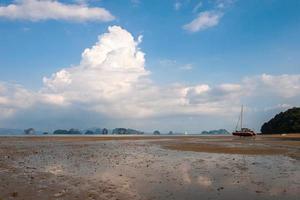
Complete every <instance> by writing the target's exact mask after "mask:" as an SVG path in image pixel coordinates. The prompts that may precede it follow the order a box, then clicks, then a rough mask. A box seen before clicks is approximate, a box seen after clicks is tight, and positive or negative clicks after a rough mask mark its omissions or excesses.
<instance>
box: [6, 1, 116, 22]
mask: <svg viewBox="0 0 300 200" xmlns="http://www.w3.org/2000/svg"><path fill="white" fill-rule="evenodd" d="M0 17H3V18H7V19H11V20H31V21H39V20H48V19H52V20H66V21H75V22H83V21H102V22H107V21H112V20H113V19H114V18H115V17H114V16H113V15H112V14H111V13H110V12H109V11H108V10H106V9H104V8H100V7H88V5H86V4H64V3H61V2H59V1H57V0H16V1H15V3H13V4H9V5H7V6H0Z"/></svg>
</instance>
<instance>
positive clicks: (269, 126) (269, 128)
mask: <svg viewBox="0 0 300 200" xmlns="http://www.w3.org/2000/svg"><path fill="white" fill-rule="evenodd" d="M261 133H262V134H282V133H300V108H291V109H288V110H287V111H285V112H281V113H279V114H277V115H276V116H275V117H274V118H272V119H271V120H270V121H268V122H266V123H264V124H263V126H262V127H261Z"/></svg>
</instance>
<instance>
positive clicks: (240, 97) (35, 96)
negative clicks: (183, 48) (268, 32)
mask: <svg viewBox="0 0 300 200" xmlns="http://www.w3.org/2000/svg"><path fill="white" fill-rule="evenodd" d="M141 42H142V37H141V36H139V37H137V38H134V37H133V36H132V34H131V33H129V32H128V31H127V30H125V29H123V28H121V27H119V26H111V27H109V28H108V32H107V33H104V34H102V35H100V36H99V38H98V41H97V42H96V43H95V45H93V46H92V47H90V48H87V49H85V50H84V51H83V53H82V56H81V61H80V63H79V64H78V65H77V66H72V67H68V68H63V69H61V70H59V71H57V72H55V73H53V74H52V75H50V76H49V77H44V78H43V83H44V86H43V87H42V88H41V89H40V90H39V91H35V92H34V91H30V90H27V89H25V88H24V87H22V86H20V85H15V84H7V83H0V111H1V113H2V115H1V117H2V118H9V117H12V118H13V117H14V116H16V115H17V113H18V111H22V110H26V109H29V110H31V112H32V113H35V112H39V110H40V109H41V108H45V107H46V108H51V109H50V111H47V115H46V116H48V115H50V112H51V110H55V112H57V111H58V110H59V112H60V113H61V112H62V111H63V110H66V112H63V115H64V116H69V118H72V117H73V116H72V112H71V113H69V115H68V114H67V111H70V110H72V109H73V110H75V111H76V113H78V112H79V111H80V112H82V113H85V116H86V115H87V113H94V114H95V115H101V116H103V118H110V119H111V118H118V119H120V118H123V119H124V118H125V119H133V118H134V119H147V118H148V119H149V118H152V119H153V118H155V117H172V116H200V115H202V116H203V115H204V116H206V117H207V116H231V117H232V116H234V117H235V114H237V113H238V112H239V109H240V104H241V103H245V104H248V105H249V106H251V103H252V105H253V102H251V101H254V102H257V101H255V99H257V98H258V99H260V98H262V97H266V98H268V99H269V100H271V101H270V102H269V104H268V106H269V107H271V106H274V105H279V104H280V105H287V104H288V105H295V104H297V102H299V100H300V74H294V75H277V76H274V75H268V74H262V75H259V76H252V77H246V78H244V79H242V80H241V81H240V82H239V83H221V84H216V85H209V84H201V83H199V84H192V85H188V84H178V83H177V84H171V85H167V86H160V85H157V84H155V83H154V82H153V81H152V80H151V76H150V72H149V71H148V70H147V69H146V67H145V54H144V53H143V52H142V50H141V49H140V48H139V44H140V43H141ZM274 99H277V101H274ZM254 104H255V103H254ZM37 105H39V106H37ZM48 110H49V109H48ZM53 112H54V111H53ZM3 113H4V114H3ZM32 115H33V114H32ZM92 115H93V114H92ZM46 116H43V118H45V117H46ZM52 116H54V117H58V116H57V115H54V114H53V115H52ZM76 117H78V114H77V115H76Z"/></svg>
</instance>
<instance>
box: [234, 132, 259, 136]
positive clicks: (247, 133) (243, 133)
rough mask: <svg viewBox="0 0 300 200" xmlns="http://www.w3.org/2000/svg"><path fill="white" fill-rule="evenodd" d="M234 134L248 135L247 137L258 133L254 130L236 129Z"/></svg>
mask: <svg viewBox="0 0 300 200" xmlns="http://www.w3.org/2000/svg"><path fill="white" fill-rule="evenodd" d="M232 135H235V136H247V137H250V136H255V135H256V134H255V133H254V132H252V131H246V132H245V131H235V132H233V133H232Z"/></svg>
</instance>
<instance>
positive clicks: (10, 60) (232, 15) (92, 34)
mask: <svg viewBox="0 0 300 200" xmlns="http://www.w3.org/2000/svg"><path fill="white" fill-rule="evenodd" d="M28 2H29V3H28ZM30 2H37V1H36V0H19V1H6V0H4V1H1V4H0V82H1V83H2V84H3V85H5V86H3V87H6V88H9V89H7V90H6V91H10V92H9V93H10V94H9V95H8V94H7V93H5V92H2V93H0V97H2V98H3V99H5V100H6V101H5V102H7V101H8V100H9V101H10V102H14V101H15V100H16V98H17V97H16V96H18V95H16V94H11V93H12V92H11V91H12V90H14V89H11V88H15V87H16V85H18V86H20V87H22V89H24V90H26V91H27V92H29V93H30V97H29V98H33V99H34V100H32V101H33V102H34V103H32V104H30V105H27V106H24V105H22V106H15V105H11V104H10V105H8V104H5V103H2V104H1V101H0V107H1V106H2V107H3V108H2V109H3V110H4V109H5V111H6V112H11V113H9V114H8V115H7V116H5V117H2V119H0V122H1V120H2V122H1V123H0V126H3V127H4V126H7V125H9V126H14V127H18V125H16V124H17V123H18V124H22V125H20V126H22V127H21V128H23V127H27V126H37V128H40V129H49V128H51V127H52V126H54V127H60V126H62V124H61V119H58V118H57V117H56V115H55V116H54V117H53V118H51V119H47V118H46V119H44V120H45V121H49V120H51V124H52V125H51V127H49V126H48V125H41V126H40V127H38V126H39V125H35V123H36V122H37V121H41V117H40V115H39V114H36V117H32V119H31V120H29V121H28V122H26V120H24V119H23V118H22V117H20V113H26V112H29V111H30V112H31V111H32V109H33V108H34V107H35V106H36V105H38V104H40V101H42V100H40V99H38V100H36V98H37V97H36V96H37V93H38V94H39V95H40V94H43V95H46V94H47V95H49V94H51V95H53V94H54V93H55V95H58V93H59V95H62V96H63V95H65V94H64V93H66V91H64V90H63V89H60V90H59V92H58V89H57V88H56V89H55V92H53V91H54V89H53V88H52V91H47V92H45V90H47V88H48V90H49V85H47V84H45V82H43V77H47V78H49V79H50V77H51V75H52V74H53V73H56V72H59V71H60V70H62V69H63V68H70V67H72V66H73V67H74V66H78V65H80V63H81V61H82V59H83V58H82V56H81V54H82V53H83V51H84V49H86V48H91V47H92V46H93V45H95V44H96V42H97V41H98V36H99V35H102V34H103V33H107V32H108V27H109V26H118V27H122V30H124V31H126V32H128V33H129V34H131V35H132V36H133V37H134V38H135V40H136V41H137V38H138V36H139V35H142V36H143V39H142V42H140V43H139V44H138V46H136V49H135V51H136V52H138V51H141V52H143V53H144V54H145V57H144V59H145V61H144V62H143V64H142V65H141V66H140V67H141V68H143V70H145V71H147V72H148V75H147V80H148V81H149V80H150V82H151V86H149V85H147V89H149V88H152V87H155V88H158V89H157V90H159V91H157V93H158V94H159V93H161V90H172V89H173V88H174V87H175V86H174V85H177V86H176V87H179V86H178V85H180V90H181V91H187V94H186V95H187V96H188V94H190V93H192V92H191V91H192V90H194V88H196V87H197V86H201V85H202V86H203V85H207V86H209V89H205V91H206V92H209V94H208V93H207V94H202V93H201V95H200V93H199V91H198V90H197V92H198V93H197V92H196V93H197V95H198V96H197V101H194V99H193V100H192V99H189V98H190V97H189V98H186V99H185V100H186V101H187V102H189V103H190V102H195V103H194V104H193V103H190V104H189V105H187V106H183V105H181V104H177V103H175V104H174V105H173V106H174V107H175V108H176V109H174V110H176V112H170V111H169V109H166V110H168V111H165V112H162V114H161V113H160V112H159V111H160V110H161V108H156V107H155V108H154V107H153V105H151V106H150V105H148V102H145V99H143V98H146V97H145V96H143V97H139V98H140V99H139V100H137V101H135V102H133V104H135V105H140V104H141V105H144V104H146V105H147V114H145V115H144V114H143V115H141V117H138V118H131V117H127V116H126V115H124V116H122V117H121V118H119V117H115V116H116V115H118V113H117V112H116V113H115V109H112V110H109V108H107V109H108V111H106V110H103V109H100V111H95V109H94V106H91V102H93V103H95V102H97V104H98V105H99V104H101V102H102V100H103V99H99V98H98V97H97V98H95V99H94V98H93V99H92V100H91V102H89V103H87V104H84V106H82V107H80V109H83V110H84V111H83V112H85V113H88V114H87V115H89V116H91V118H96V119H97V120H98V119H99V121H100V120H101V122H100V125H99V126H112V127H115V126H119V125H120V126H129V125H130V126H133V128H140V129H146V130H151V126H150V125H145V124H151V123H153V126H156V127H158V128H161V129H162V130H168V126H167V125H166V124H170V126H171V125H172V126H173V127H174V126H176V124H178V121H186V122H185V123H183V124H179V125H177V126H178V127H176V129H177V130H179V131H183V130H186V129H187V130H189V131H191V132H196V131H198V130H203V129H214V128H223V127H225V128H228V129H230V127H232V121H234V119H235V118H236V114H237V110H238V109H237V108H238V107H239V106H240V105H241V104H242V103H243V104H246V105H248V109H249V113H250V114H249V124H251V126H252V127H254V128H256V129H259V126H260V125H261V123H262V122H261V121H258V120H254V119H253V118H255V119H262V120H266V118H268V117H269V116H271V114H273V113H274V112H275V111H278V110H284V109H286V108H287V107H292V106H299V103H298V102H299V101H298V100H300V98H299V96H300V94H299V93H300V85H299V84H300V78H299V76H300V75H299V74H300V56H299V55H300V48H299V44H300V37H299V35H300V12H299V9H300V2H299V1H297V0H290V1H282V0H251V1H250V0H247V1H241V0H207V1H205V0H202V1H201V0H166V1H159V0H151V1H146V0H139V1H138V0H135V1H134V0H101V1H97V0H93V1H47V0H46V1H41V2H42V3H43V2H44V3H45V2H50V3H51V2H59V5H58V6H66V7H68V6H72V5H76V6H77V7H75V8H74V10H73V11H72V12H73V15H70V16H69V15H68V14H66V12H64V13H63V14H62V13H59V12H51V9H53V7H51V6H52V4H51V5H50V4H46V6H49V8H48V10H47V11H44V12H41V13H39V12H38V11H39V9H40V7H38V6H35V4H30ZM8 5H15V6H19V7H21V8H22V9H21V10H13V11H12V10H9V9H7V8H8ZM24 5H33V6H24ZM81 7H88V8H101V9H105V11H106V13H105V14H106V15H102V13H101V12H103V10H101V11H99V10H97V11H95V12H98V13H96V14H99V16H98V15H97V16H96V17H95V16H94V15H92V14H91V12H92V10H89V11H88V12H87V13H85V14H84V17H82V15H80V14H78V15H77V16H76V13H77V11H78V13H79V12H80V11H79V9H80V8H81ZM58 8H60V7H58ZM1 9H2V10H1ZM67 11H68V10H67ZM26 12H28V13H34V14H36V13H37V14H36V15H34V16H33V15H32V16H31V15H29V14H28V13H27V14H26ZM45 12H46V13H45ZM48 12H49V13H48ZM107 12H108V13H107ZM24 13H25V14H24ZM74 13H75V14H74ZM96 14H95V15H96ZM12 16H16V17H12ZM205 17H206V18H205ZM200 18H201V19H200ZM195 20H196V22H195V23H194V24H192V22H193V21H195ZM197 20H198V21H197ZM197 23H198V29H197ZM189 24H190V25H189ZM199 24H200V25H199ZM193 28H194V29H193ZM195 29H197V30H195ZM115 31H117V32H118V31H119V32H120V30H119V29H118V30H115ZM112 32H113V31H112ZM120 37H122V36H121V35H120ZM128 45H132V44H131V43H130V44H128ZM131 48H133V47H132V46H130V49H131ZM116 57H117V56H116ZM95 59H96V58H95ZM120 65H122V63H121V64H120ZM101 66H102V65H101ZM79 67H80V66H79ZM120 67H122V66H120ZM125 68H126V67H125ZM122 69H123V68H122ZM126 69H127V68H126ZM139 69H140V68H139ZM70 73H71V72H70ZM82 73H84V72H82ZM97 73H99V77H101V76H102V74H103V73H104V72H103V71H98V72H97ZM111 73H113V72H111ZM71 75H72V76H75V75H74V74H71ZM123 75H124V78H125V77H127V73H125V74H123ZM264 75H266V76H264ZM112 76H115V74H114V75H112ZM138 76H144V75H143V74H139V75H138ZM289 76H291V77H289ZM119 77H120V76H118V78H119ZM55 78H56V77H53V79H55ZM118 78H116V79H118ZM71 79H72V78H71ZM245 79H251V81H253V82H255V84H257V83H259V84H262V85H259V84H258V86H256V87H257V88H255V89H253V90H258V88H259V89H260V88H265V90H262V91H261V93H259V95H257V94H255V93H256V92H253V93H254V94H244V93H238V94H237V93H236V91H235V92H234V95H237V97H236V96H234V97H232V93H230V98H229V99H228V102H227V103H225V102H224V101H223V100H224V99H226V98H228V95H229V94H227V93H226V94H225V92H224V91H223V90H226V92H228V90H230V92H232V88H231V87H230V89H228V87H226V89H224V87H223V86H222V85H224V84H235V86H236V87H238V86H239V87H240V90H250V89H249V88H248V84H249V82H251V81H248V82H247V81H245ZM266 79H267V80H266ZM72 80H75V78H74V79H72ZM84 80H85V79H84V78H82V81H84ZM121 80H122V79H120V80H119V81H121ZM130 80H131V79H130ZM53 81H54V80H53ZM135 81H136V80H135V79H134V83H132V82H131V83H132V85H131V86H136V85H143V84H144V82H142V83H141V82H135ZM74 82H75V81H73V83H74ZM245 82H247V84H245ZM251 83H252V82H251ZM7 84H9V85H10V86H7ZM96 84H98V85H99V84H100V85H101V83H96ZM113 84H115V83H112V85H113ZM280 84H282V85H280ZM244 85H247V87H244ZM252 85H254V84H252ZM266 85H267V87H266ZM273 85H274V87H273ZM51 86H53V85H51ZM89 86H90V84H87V87H89ZM221 86H222V87H221ZM74 87H75V86H74ZM105 87H106V86H105ZM249 87H250V86H249ZM272 87H273V88H272ZM290 87H292V89H291V91H292V94H287V93H286V91H285V92H284V91H282V92H278V90H279V89H284V90H288V89H289V88H290ZM45 88H46V89H45ZM93 88H94V87H93ZM166 88H168V89H166ZM191 88H192V89H191ZM220 88H222V89H220ZM73 89H74V90H75V88H73ZM96 89H97V90H98V89H99V88H96ZM102 89H103V88H102ZM131 89H132V88H131ZM235 89H236V88H235ZM78 90H79V89H78V88H76V91H78ZM81 90H85V88H84V87H82V88H81ZM103 90H104V89H103ZM221 90H222V91H221ZM273 90H274V91H277V92H278V94H277V93H276V94H275V93H274V92H271V93H270V94H268V92H270V91H273ZM151 91H152V90H151ZM172 91H173V90H172ZM220 91H221V92H220ZM93 92H95V91H93ZM127 92H128V91H127ZM135 92H136V93H138V92H139V91H135ZM220 93H222V95H225V96H221V97H220V98H223V99H222V100H218V101H217V100H215V99H216V96H218V95H220ZM257 93H258V92H257ZM72 94H73V93H72ZM134 94H135V93H134V92H132V91H131V92H130V93H127V96H126V98H127V97H128V98H129V97H131V96H132V95H134ZM176 94H177V93H176ZM216 94H217V95H216ZM265 94H268V95H265ZM1 95H2V96H1ZM122 95H123V93H122ZM147 95H149V94H147ZM147 95H146V96H147ZM170 95H171V94H170ZM172 95H175V94H173V93H172ZM199 95H200V96H201V97H199ZM203 95H204V96H205V97H204V96H203ZM207 95H208V96H209V98H208V97H206V96H207ZM247 95H249V96H250V97H249V98H243V97H245V96H247ZM31 96H34V97H31ZM87 96H88V97H87V98H90V96H93V95H90V94H87ZM187 96H186V97H187ZM256 96H258V97H256ZM218 97H219V96H218ZM63 98H64V99H65V100H66V99H67V100H68V103H69V104H68V108H67V109H66V111H65V112H64V113H65V117H66V118H69V119H70V122H68V126H69V127H71V126H75V125H77V124H78V122H81V124H80V125H81V127H78V128H85V127H89V126H94V125H95V126H96V125H98V124H97V122H96V121H97V120H95V122H91V121H93V120H90V122H89V121H85V120H84V119H76V120H75V119H74V120H72V119H71V118H72V113H73V111H74V110H78V107H77V105H78V104H80V105H81V104H82V102H80V103H79V102H78V100H74V99H73V96H72V98H70V97H69V96H63ZM123 98H125V97H123ZM126 98H125V99H126ZM160 98H162V99H164V97H158V96H157V99H160ZM174 98H178V99H181V100H182V97H181V96H180V97H174ZM193 98H196V97H195V95H194V94H193ZM198 98H201V99H198ZM231 98H234V99H235V100H236V98H237V99H238V100H237V102H233V103H232V105H231V104H230V103H229V102H231V101H232V99H231ZM257 98H259V99H262V101H263V102H262V101H261V100H257ZM204 99H205V100H206V101H207V102H206V101H205V102H204ZM244 99H246V100H244ZM0 100H1V99H0ZM13 100H14V101H13ZM37 101H38V102H39V103H37ZM3 102H4V100H3ZM158 102H160V101H158ZM212 102H213V103H212ZM84 103H86V102H84ZM42 104H43V105H44V100H43V103H42ZM129 104H130V103H129ZM117 105H118V101H114V100H113V101H111V102H110V106H112V107H115V106H117ZM162 105H163V103H162ZM184 105H186V104H184ZM44 106H45V105H44ZM55 106H58V105H55ZM182 106H183V107H184V108H182ZM193 106H194V110H195V111H197V110H198V109H199V112H198V113H197V112H191V111H190V110H193ZM228 106H232V108H231V109H228V108H224V107H228ZM16 107H17V108H16ZM39 107H43V106H42V105H41V106H39ZM46 107H47V106H46ZM204 107H205V108H207V109H208V110H210V111H207V112H206V111H205V112H202V110H203V108H204ZM58 108H59V106H58ZM86 108H88V109H86ZM271 108H274V109H275V108H276V109H275V110H274V109H273V110H272V109H271ZM55 109H57V107H55V108H53V109H52V110H55ZM135 109H136V110H130V112H129V110H128V112H129V113H135V112H137V113H139V112H140V111H141V110H143V109H144V107H138V106H137V108H135ZM70 110H71V111H70ZM96 110H97V109H96ZM170 110H172V109H170ZM204 110H205V109H204ZM211 110H213V111H211ZM148 112H149V113H148ZM158 112H159V113H158ZM228 112H231V113H232V115H230V117H229V118H228V119H229V120H228V121H227V120H222V121H224V122H223V123H220V124H219V125H218V127H215V124H214V123H213V122H207V123H206V122H205V123H199V121H204V120H203V119H210V118H216V119H224V113H228ZM107 113H114V115H113V116H111V115H110V114H107ZM270 113H271V114H270ZM94 116H95V117H94ZM96 116H97V117H96ZM162 118H163V120H162ZM189 118H191V119H193V120H192V121H190V122H189V121H188V120H187V119H189ZM74 121H76V122H74ZM161 121H163V122H161ZM207 121H215V120H207ZM19 122H22V123H19ZM160 122H161V123H160ZM101 123H102V124H101ZM162 123H163V124H162ZM41 124H43V123H41ZM45 124H47V123H45ZM66 128H67V127H66Z"/></svg>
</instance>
